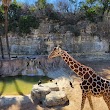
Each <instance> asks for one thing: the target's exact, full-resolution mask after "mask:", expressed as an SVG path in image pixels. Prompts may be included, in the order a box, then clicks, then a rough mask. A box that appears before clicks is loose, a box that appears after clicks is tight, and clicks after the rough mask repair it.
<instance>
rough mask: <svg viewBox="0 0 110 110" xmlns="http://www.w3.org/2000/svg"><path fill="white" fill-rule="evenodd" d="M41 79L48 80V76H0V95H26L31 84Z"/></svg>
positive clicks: (30, 88)
mask: <svg viewBox="0 0 110 110" xmlns="http://www.w3.org/2000/svg"><path fill="white" fill-rule="evenodd" d="M39 80H41V81H42V83H45V82H48V81H49V78H48V77H44V76H42V77H40V76H14V77H4V78H0V95H26V94H30V92H31V90H32V86H33V85H34V84H37V83H38V81H39Z"/></svg>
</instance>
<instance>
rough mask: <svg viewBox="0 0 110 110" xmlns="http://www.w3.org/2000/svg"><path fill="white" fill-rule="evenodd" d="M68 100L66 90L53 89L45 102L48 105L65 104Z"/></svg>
mask: <svg viewBox="0 0 110 110" xmlns="http://www.w3.org/2000/svg"><path fill="white" fill-rule="evenodd" d="M67 102H68V98H67V96H66V94H65V92H64V91H57V92H56V91H51V93H49V94H47V95H46V97H45V100H44V104H45V105H46V106H48V107H51V106H58V105H64V104H66V103H67Z"/></svg>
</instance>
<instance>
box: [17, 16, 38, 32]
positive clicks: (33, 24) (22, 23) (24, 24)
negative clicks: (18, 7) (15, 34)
mask: <svg viewBox="0 0 110 110" xmlns="http://www.w3.org/2000/svg"><path fill="white" fill-rule="evenodd" d="M18 25H19V31H20V33H26V34H28V33H30V32H31V28H38V26H39V20H38V19H36V18H35V17H34V16H32V15H25V16H21V17H20V20H19V24H18Z"/></svg>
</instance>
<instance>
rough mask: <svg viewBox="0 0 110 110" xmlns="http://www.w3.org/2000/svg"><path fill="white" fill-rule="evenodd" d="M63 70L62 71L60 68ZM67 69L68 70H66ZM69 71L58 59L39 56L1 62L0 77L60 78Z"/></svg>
mask: <svg viewBox="0 0 110 110" xmlns="http://www.w3.org/2000/svg"><path fill="white" fill-rule="evenodd" d="M59 67H60V68H61V69H60V68H59ZM66 69H67V70H66ZM67 71H68V66H67V65H66V64H65V63H64V62H63V61H62V60H59V59H58V58H56V59H53V60H48V58H47V56H38V57H36V59H13V60H1V61H0V76H2V77H5V76H16V75H28V76H33V75H42V76H49V77H54V78H55V77H59V75H60V76H61V75H62V74H65V73H66V72H67Z"/></svg>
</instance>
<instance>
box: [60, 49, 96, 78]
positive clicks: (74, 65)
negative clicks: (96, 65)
mask: <svg viewBox="0 0 110 110" xmlns="http://www.w3.org/2000/svg"><path fill="white" fill-rule="evenodd" d="M61 57H62V58H63V60H64V61H65V62H66V63H67V64H68V66H69V67H70V68H71V69H72V70H73V71H74V72H75V73H76V74H77V75H78V76H79V77H81V78H82V77H83V75H84V74H86V73H87V72H89V73H90V74H93V73H94V71H93V70H92V69H91V68H89V67H87V66H85V65H82V64H81V63H79V62H78V61H76V60H75V59H74V58H72V57H71V56H70V55H69V54H68V53H67V52H66V51H64V50H62V52H61Z"/></svg>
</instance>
